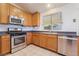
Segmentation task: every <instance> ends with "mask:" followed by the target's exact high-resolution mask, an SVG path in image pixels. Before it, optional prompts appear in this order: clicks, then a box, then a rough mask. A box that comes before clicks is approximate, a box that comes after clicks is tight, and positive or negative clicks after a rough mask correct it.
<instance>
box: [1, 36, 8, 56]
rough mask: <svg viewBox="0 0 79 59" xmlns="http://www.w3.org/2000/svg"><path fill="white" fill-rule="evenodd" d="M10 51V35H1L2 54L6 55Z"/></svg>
mask: <svg viewBox="0 0 79 59" xmlns="http://www.w3.org/2000/svg"><path fill="white" fill-rule="evenodd" d="M9 52H10V35H8V34H5V35H3V36H0V54H1V55H4V54H7V53H9Z"/></svg>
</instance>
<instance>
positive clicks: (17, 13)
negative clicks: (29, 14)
mask: <svg viewBox="0 0 79 59" xmlns="http://www.w3.org/2000/svg"><path fill="white" fill-rule="evenodd" d="M10 15H11V16H17V17H23V11H22V10H21V9H19V8H17V7H15V6H13V5H10Z"/></svg>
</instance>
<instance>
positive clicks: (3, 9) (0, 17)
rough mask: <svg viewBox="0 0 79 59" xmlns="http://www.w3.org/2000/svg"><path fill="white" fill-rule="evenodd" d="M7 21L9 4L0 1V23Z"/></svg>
mask: <svg viewBox="0 0 79 59" xmlns="http://www.w3.org/2000/svg"><path fill="white" fill-rule="evenodd" d="M8 22H9V4H5V3H0V23H8Z"/></svg>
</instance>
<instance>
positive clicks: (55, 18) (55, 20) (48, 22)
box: [43, 12, 62, 30]
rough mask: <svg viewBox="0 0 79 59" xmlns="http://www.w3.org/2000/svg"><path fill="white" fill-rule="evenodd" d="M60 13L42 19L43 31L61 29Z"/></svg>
mask: <svg viewBox="0 0 79 59" xmlns="http://www.w3.org/2000/svg"><path fill="white" fill-rule="evenodd" d="M61 16H62V15H61V12H58V13H54V14H51V15H46V16H44V17H43V28H44V29H45V30H60V29H61V27H62V17H61Z"/></svg>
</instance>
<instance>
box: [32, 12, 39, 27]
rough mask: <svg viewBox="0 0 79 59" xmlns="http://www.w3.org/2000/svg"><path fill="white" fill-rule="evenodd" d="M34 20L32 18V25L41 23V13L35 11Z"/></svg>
mask: <svg viewBox="0 0 79 59" xmlns="http://www.w3.org/2000/svg"><path fill="white" fill-rule="evenodd" d="M32 18H33V20H32V25H33V26H39V23H40V14H39V13H38V12H37V13H34V14H33V16H32Z"/></svg>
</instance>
